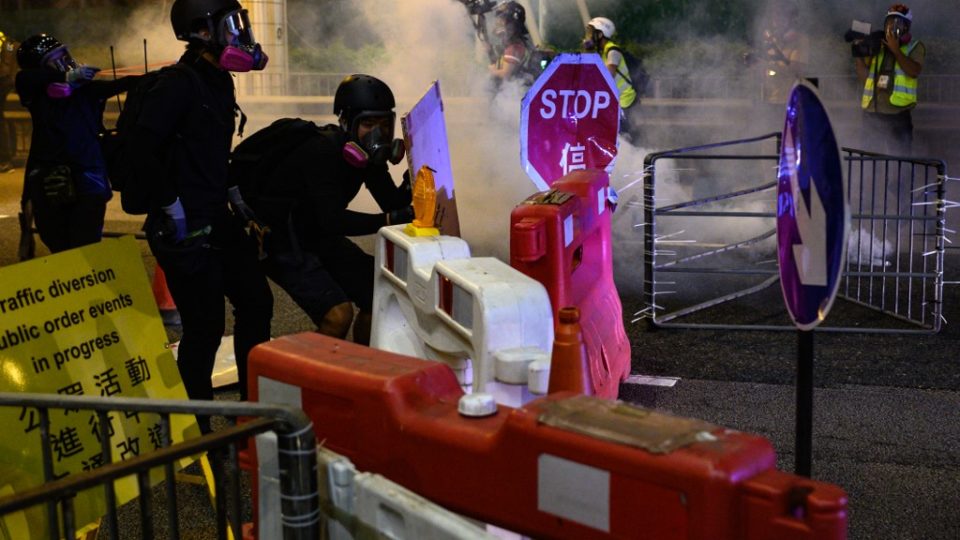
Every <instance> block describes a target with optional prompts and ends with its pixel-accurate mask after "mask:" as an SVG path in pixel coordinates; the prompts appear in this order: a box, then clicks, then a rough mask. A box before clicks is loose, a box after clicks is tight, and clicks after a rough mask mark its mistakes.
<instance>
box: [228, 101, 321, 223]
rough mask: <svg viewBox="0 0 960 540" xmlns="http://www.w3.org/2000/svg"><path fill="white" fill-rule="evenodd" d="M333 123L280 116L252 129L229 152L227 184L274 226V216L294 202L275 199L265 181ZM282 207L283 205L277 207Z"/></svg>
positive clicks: (281, 214) (280, 217)
mask: <svg viewBox="0 0 960 540" xmlns="http://www.w3.org/2000/svg"><path fill="white" fill-rule="evenodd" d="M336 129H337V128H336V126H333V125H330V126H323V127H320V126H318V125H316V124H314V123H313V122H311V121H309V120H304V119H302V118H280V119H279V120H275V121H274V122H273V123H272V124H270V125H269V126H267V127H265V128H263V129H261V130H259V131H256V132H254V133H253V134H252V135H250V136H248V137H247V138H245V139H244V140H243V141H242V142H241V143H240V144H238V145H237V146H236V147H235V148H234V149H233V152H232V153H231V154H230V173H229V174H230V185H236V186H238V187H239V188H240V194H241V195H243V200H244V202H246V203H247V204H248V205H249V206H250V207H251V208H252V209H253V210H254V211H255V212H257V216H258V217H259V218H261V219H262V220H264V221H265V222H266V223H267V224H268V225H271V226H272V227H277V226H278V225H280V223H276V221H277V219H278V218H279V219H283V217H282V216H283V215H285V213H286V212H288V211H289V209H290V208H291V207H292V205H293V204H295V202H296V201H293V200H290V199H286V200H281V199H277V198H276V196H275V195H272V194H271V192H270V191H271V190H270V187H271V186H269V185H268V184H267V182H266V180H267V179H269V178H270V177H271V176H272V175H273V172H274V171H275V170H276V168H277V166H278V165H279V164H280V162H281V161H282V160H283V159H284V158H286V157H287V156H288V155H290V153H291V152H293V151H294V150H295V149H296V148H298V147H299V146H300V145H301V144H303V143H305V142H306V141H308V140H309V139H310V138H311V137H314V136H316V135H322V134H324V133H332V132H333V131H335V130H336ZM280 207H283V208H280Z"/></svg>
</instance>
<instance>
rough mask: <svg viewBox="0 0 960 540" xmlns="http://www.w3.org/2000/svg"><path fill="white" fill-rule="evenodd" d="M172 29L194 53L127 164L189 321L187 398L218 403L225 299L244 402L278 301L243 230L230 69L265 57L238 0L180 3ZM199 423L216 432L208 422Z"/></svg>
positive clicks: (184, 353)
mask: <svg viewBox="0 0 960 540" xmlns="http://www.w3.org/2000/svg"><path fill="white" fill-rule="evenodd" d="M170 20H171V23H172V25H173V31H174V33H175V34H176V37H177V39H179V40H181V41H185V42H187V46H186V51H185V52H184V54H183V56H181V57H180V60H179V61H178V64H177V66H175V68H173V69H166V70H163V71H161V72H160V74H159V76H158V77H157V78H156V80H155V82H154V83H153V85H152V86H151V87H150V88H149V89H148V90H147V91H146V94H145V96H144V97H143V101H142V103H141V110H140V112H139V115H138V116H137V119H136V122H135V125H134V127H133V128H132V132H131V133H130V135H129V139H128V142H127V143H126V148H129V149H130V151H129V152H128V153H126V154H125V155H124V156H123V159H125V160H130V161H129V162H128V163H129V170H131V171H133V174H134V175H135V177H136V178H137V179H138V180H137V182H138V183H141V184H143V185H145V186H147V189H148V191H149V211H148V214H147V220H146V223H145V225H144V230H145V231H146V233H147V239H148V242H149V244H150V249H151V251H152V252H153V254H154V255H155V256H156V258H157V262H158V264H159V265H160V266H161V267H162V268H163V270H164V273H165V274H166V278H167V285H168V287H169V289H170V293H171V295H172V296H173V299H174V301H175V302H176V304H177V309H178V311H179V312H180V318H181V320H182V324H183V336H182V338H181V341H180V346H179V356H178V359H177V365H178V368H179V370H180V375H181V377H182V379H183V382H184V386H185V387H186V390H187V395H188V396H189V397H190V398H191V399H212V398H213V389H212V387H211V383H210V376H211V373H212V371H213V365H214V359H215V356H216V352H217V348H218V347H219V346H220V341H221V338H222V336H223V334H224V324H225V323H224V313H223V305H224V304H223V299H224V296H226V298H227V299H229V300H230V303H231V304H232V305H233V312H234V320H235V323H234V328H233V333H234V352H235V353H236V360H237V371H238V375H239V382H240V396H241V399H246V395H247V385H246V364H247V353H248V352H249V351H250V349H251V348H253V346H255V345H256V344H258V343H261V342H264V341H267V340H268V339H270V319H271V317H272V315H273V296H272V293H271V292H270V286H269V285H268V283H267V280H266V277H265V276H264V275H263V273H262V272H261V270H260V266H259V265H258V264H257V250H256V245H255V244H254V243H253V242H251V241H250V239H249V237H248V236H247V235H246V234H245V231H244V224H245V223H246V222H247V218H248V216H247V215H246V212H247V209H246V206H245V205H244V203H243V200H242V199H241V198H240V196H239V190H237V189H236V187H235V186H233V187H232V186H230V185H229V183H228V163H229V159H230V147H231V144H232V142H233V133H234V130H235V127H236V124H235V122H236V119H237V117H238V116H239V117H240V125H241V130H242V126H243V114H242V112H241V111H240V109H239V107H238V106H237V103H236V99H235V96H234V84H233V75H232V72H237V71H248V70H251V69H254V70H260V69H263V68H264V67H265V66H266V63H267V56H266V54H265V53H264V52H263V51H262V50H261V49H260V45H259V44H258V43H257V42H256V40H255V39H254V36H253V33H252V32H251V29H250V22H249V20H248V18H247V11H246V10H245V9H243V7H242V6H241V5H240V3H239V2H237V1H236V0H176V1H175V2H174V3H173V7H172V9H171V12H170ZM231 209H232V210H233V213H231ZM199 420H200V422H201V429H202V430H203V431H208V430H209V429H210V428H209V422H208V419H199Z"/></svg>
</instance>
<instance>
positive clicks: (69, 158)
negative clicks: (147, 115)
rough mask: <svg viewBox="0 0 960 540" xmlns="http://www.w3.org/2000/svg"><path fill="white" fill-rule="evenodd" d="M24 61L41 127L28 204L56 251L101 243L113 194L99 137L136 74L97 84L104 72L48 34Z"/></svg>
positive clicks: (24, 97) (28, 99)
mask: <svg viewBox="0 0 960 540" xmlns="http://www.w3.org/2000/svg"><path fill="white" fill-rule="evenodd" d="M17 63H18V64H19V66H20V71H19V72H18V73H17V76H16V88H17V94H18V95H19V96H20V102H21V103H23V106H24V107H26V108H27V110H29V111H30V118H31V120H32V124H33V133H32V135H31V139H30V154H29V156H28V157H27V165H26V174H25V177H24V189H23V199H22V204H23V205H24V208H25V209H26V207H27V205H29V206H31V207H32V211H33V215H34V218H35V220H36V225H37V230H38V231H39V233H40V239H41V240H42V241H43V243H44V244H46V245H47V247H48V248H49V249H50V251H51V252H54V253H56V252H59V251H63V250H66V249H70V248H74V247H79V246H83V245H87V244H92V243H95V242H99V241H100V237H101V235H102V233H103V217H104V213H105V211H106V204H107V201H108V200H110V198H111V196H112V191H111V189H110V184H109V182H108V181H107V175H106V166H105V164H104V160H103V154H102V153H101V151H100V145H99V143H98V140H97V136H98V133H99V132H100V130H101V129H102V127H103V108H104V104H105V102H106V100H107V99H109V98H110V97H113V96H115V95H117V94H119V93H121V92H125V91H126V90H127V89H128V88H129V87H130V86H131V84H133V83H134V82H135V80H136V77H124V78H122V79H118V80H116V81H94V80H93V78H94V76H95V75H96V74H97V72H98V71H99V68H95V67H91V66H85V65H82V64H79V63H77V62H76V60H74V59H73V57H72V56H70V51H69V50H68V49H67V47H66V45H64V44H63V43H61V42H60V40H58V39H57V38H55V37H53V36H49V35H46V34H37V35H34V36H31V37H29V38H27V39H26V40H24V41H23V43H21V44H20V47H19V48H18V49H17ZM25 213H26V212H25Z"/></svg>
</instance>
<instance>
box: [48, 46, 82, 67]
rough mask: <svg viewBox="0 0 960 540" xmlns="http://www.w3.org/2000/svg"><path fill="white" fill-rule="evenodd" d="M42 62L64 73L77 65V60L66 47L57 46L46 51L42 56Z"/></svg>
mask: <svg viewBox="0 0 960 540" xmlns="http://www.w3.org/2000/svg"><path fill="white" fill-rule="evenodd" d="M43 63H44V64H45V65H46V66H48V67H50V68H52V69H55V70H57V71H59V72H61V73H66V72H68V71H70V70H71V69H74V68H76V67H78V66H79V64H77V61H76V60H74V59H73V57H72V56H70V51H68V50H67V48H66V47H57V48H56V49H54V50H52V51H50V52H48V53H47V54H46V56H44V57H43Z"/></svg>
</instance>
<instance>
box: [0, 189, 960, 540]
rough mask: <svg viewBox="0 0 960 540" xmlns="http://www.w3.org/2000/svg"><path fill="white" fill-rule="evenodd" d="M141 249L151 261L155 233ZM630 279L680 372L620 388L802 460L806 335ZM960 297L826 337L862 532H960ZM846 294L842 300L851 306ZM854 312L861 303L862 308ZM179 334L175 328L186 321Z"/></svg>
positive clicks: (628, 295)
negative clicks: (664, 301) (703, 319)
mask: <svg viewBox="0 0 960 540" xmlns="http://www.w3.org/2000/svg"><path fill="white" fill-rule="evenodd" d="M21 180H22V170H17V172H16V173H14V174H6V175H0V265H8V264H13V263H15V262H16V261H15V259H16V255H15V254H16V242H17V238H18V234H19V233H18V227H17V221H16V211H17V206H18V205H17V199H18V197H19V190H20V181H21ZM138 227H139V220H138V219H137V218H135V217H131V216H126V215H125V214H123V213H122V212H121V211H120V210H119V206H118V201H116V200H115V201H113V202H112V203H111V205H110V208H109V210H108V214H107V229H108V230H109V231H113V232H124V233H133V232H136V231H137V229H138ZM614 250H615V252H616V246H614ZM143 252H144V261H145V264H146V266H147V268H148V270H152V267H153V264H154V261H153V258H152V257H151V256H150V255H149V252H148V250H147V249H146V246H145V245H144V246H143ZM44 253H45V251H44V250H43V248H42V247H41V249H40V254H44ZM954 259H955V257H948V260H947V273H948V279H950V276H951V275H952V276H955V275H956V272H955V271H953V270H951V268H954V267H955V263H957V262H960V261H956V260H954ZM628 277H629V279H630V281H631V282H632V281H633V280H635V279H636V276H635V275H631V276H620V275H618V276H617V278H618V281H622V282H624V283H626V281H627V278H628ZM622 289H623V290H624V291H627V292H624V293H623V294H622V296H623V304H624V314H625V319H626V321H627V328H628V334H629V335H630V339H631V342H632V347H633V372H634V373H635V374H644V375H655V376H661V377H676V378H678V380H677V382H676V384H675V385H673V386H671V387H667V386H650V385H624V386H622V387H621V394H620V397H621V399H624V400H627V401H631V402H635V403H638V404H641V405H645V406H650V407H656V408H658V409H660V410H663V411H667V412H671V413H674V414H677V415H682V416H690V417H697V418H702V419H704V420H707V421H710V422H714V423H717V424H720V425H723V426H727V427H730V428H733V429H738V430H742V431H747V432H753V433H758V434H761V435H763V436H765V437H767V438H769V439H770V440H771V441H772V442H773V444H774V445H775V447H776V449H777V453H778V457H779V460H778V461H779V467H780V468H781V469H784V470H788V471H790V470H792V469H793V465H794V453H793V448H794V436H793V433H794V409H795V408H794V376H795V369H796V340H797V338H796V333H795V332H792V331H786V332H771V331H766V332H758V331H706V330H666V329H660V330H656V331H650V330H648V329H647V326H646V325H645V324H644V323H642V322H640V323H630V322H629V321H630V320H631V319H632V318H633V317H632V314H633V313H634V312H636V311H638V310H640V309H641V308H642V305H641V300H640V298H639V297H638V295H637V294H636V292H635V291H634V289H631V287H629V286H626V285H625V286H623V287H622ZM275 292H276V313H275V318H274V325H273V333H274V335H275V336H280V335H286V334H289V333H294V332H300V331H308V330H310V329H311V325H310V322H309V320H307V319H306V317H304V316H303V315H302V313H300V312H299V310H298V309H297V308H296V307H295V306H294V305H293V304H292V303H291V302H290V300H289V298H288V297H286V295H284V294H283V293H282V292H281V291H279V290H277V289H276V288H275ZM773 292H774V293H776V294H771V293H769V292H768V293H765V294H761V295H757V296H756V297H755V298H752V299H750V300H748V301H746V302H745V303H740V304H738V305H732V306H728V307H724V308H721V309H720V311H718V312H716V313H715V314H713V315H711V316H712V317H715V318H717V319H718V320H725V321H730V320H742V318H743V317H746V318H747V319H749V320H751V321H754V322H757V321H759V322H764V323H771V322H776V323H783V322H788V320H787V319H785V316H784V314H783V312H782V310H780V309H779V307H778V304H777V302H778V301H779V298H778V296H777V295H778V293H779V289H774V291H773ZM958 296H960V291H958V290H957V287H956V286H947V287H946V289H945V295H944V298H943V314H944V316H945V318H946V320H947V321H948V322H949V323H952V324H947V325H946V326H945V328H944V330H943V331H942V332H940V333H939V334H937V335H925V336H917V335H872V334H844V335H839V334H825V333H818V334H817V336H816V349H815V350H816V365H815V387H816V389H815V397H814V439H813V477H814V478H816V479H818V480H823V481H827V482H832V483H836V484H838V485H840V486H842V487H843V488H844V489H846V490H847V493H848V494H849V497H850V501H849V509H850V515H849V532H850V538H854V539H944V540H947V539H950V540H955V539H957V538H960V512H958V511H957V510H958V509H960V412H958V411H960V369H958V365H957V363H958V355H957V352H956V351H957V345H958V341H960V298H958ZM841 304H842V302H841V303H840V304H838V307H837V310H838V313H840V314H844V313H845V312H844V309H846V308H844V307H842V305H841ZM227 313H229V310H227ZM844 316H850V317H857V316H859V315H858V313H857V312H856V311H855V310H854V311H850V312H849V313H846V314H845V315H844ZM227 317H228V324H232V321H230V320H229V315H227ZM170 337H171V339H173V338H176V333H175V331H174V332H171V334H170ZM224 397H225V398H227V399H230V398H231V397H232V395H231V394H229V393H227V394H224ZM200 513H201V514H202V513H203V511H202V510H201V511H200ZM207 513H209V512H207ZM196 534H197V536H196V537H204V535H203V534H202V533H201V532H198V533H196ZM188 536H192V535H188Z"/></svg>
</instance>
